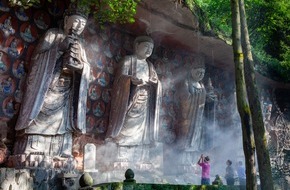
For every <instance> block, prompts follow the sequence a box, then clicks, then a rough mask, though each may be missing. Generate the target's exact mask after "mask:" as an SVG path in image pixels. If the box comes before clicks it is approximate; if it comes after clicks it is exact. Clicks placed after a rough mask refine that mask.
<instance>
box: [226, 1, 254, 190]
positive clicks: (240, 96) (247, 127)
mask: <svg viewBox="0 0 290 190" xmlns="http://www.w3.org/2000/svg"><path fill="white" fill-rule="evenodd" d="M231 8H232V31H233V32H232V38H233V53H234V62H235V77H236V80H235V82H236V96H237V106H238V111H239V114H240V118H241V123H242V132H243V148H244V154H245V163H246V175H247V189H248V190H256V189H257V179H256V169H255V143H254V137H253V131H252V118H251V112H250V108H249V104H248V100H247V92H246V84H245V74H244V60H243V51H242V45H241V23H240V10H239V2H238V0H231Z"/></svg>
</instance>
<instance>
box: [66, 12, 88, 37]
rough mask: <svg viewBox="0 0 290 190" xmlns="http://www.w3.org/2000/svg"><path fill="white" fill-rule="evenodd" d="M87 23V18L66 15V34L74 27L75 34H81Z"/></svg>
mask: <svg viewBox="0 0 290 190" xmlns="http://www.w3.org/2000/svg"><path fill="white" fill-rule="evenodd" d="M86 24H87V19H85V18H84V17H82V16H79V15H71V16H67V17H65V23H64V29H65V32H66V34H68V33H69V31H70V30H71V29H72V30H74V32H75V34H77V35H80V34H81V33H82V32H83V30H84V29H85V26H86Z"/></svg>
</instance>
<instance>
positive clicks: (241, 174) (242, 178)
mask: <svg viewBox="0 0 290 190" xmlns="http://www.w3.org/2000/svg"><path fill="white" fill-rule="evenodd" d="M237 172H238V177H239V182H240V185H243V186H245V185H246V172H245V167H244V166H243V162H242V161H239V164H238V169H237Z"/></svg>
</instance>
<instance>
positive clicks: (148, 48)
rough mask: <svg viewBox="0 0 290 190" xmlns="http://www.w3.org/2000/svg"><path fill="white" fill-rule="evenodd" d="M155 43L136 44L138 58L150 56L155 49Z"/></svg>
mask: <svg viewBox="0 0 290 190" xmlns="http://www.w3.org/2000/svg"><path fill="white" fill-rule="evenodd" d="M153 47H154V45H153V43H151V42H140V43H137V44H136V45H135V54H136V55H137V58H138V59H146V58H148V57H149V56H150V55H151V54H152V51H153Z"/></svg>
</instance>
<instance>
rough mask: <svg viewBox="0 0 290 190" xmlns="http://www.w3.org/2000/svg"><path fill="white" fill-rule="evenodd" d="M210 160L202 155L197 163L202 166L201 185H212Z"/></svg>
mask: <svg viewBox="0 0 290 190" xmlns="http://www.w3.org/2000/svg"><path fill="white" fill-rule="evenodd" d="M209 161H210V159H209V157H208V156H203V154H202V155H200V158H199V160H198V162H197V164H198V165H200V166H201V185H210V163H209Z"/></svg>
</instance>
